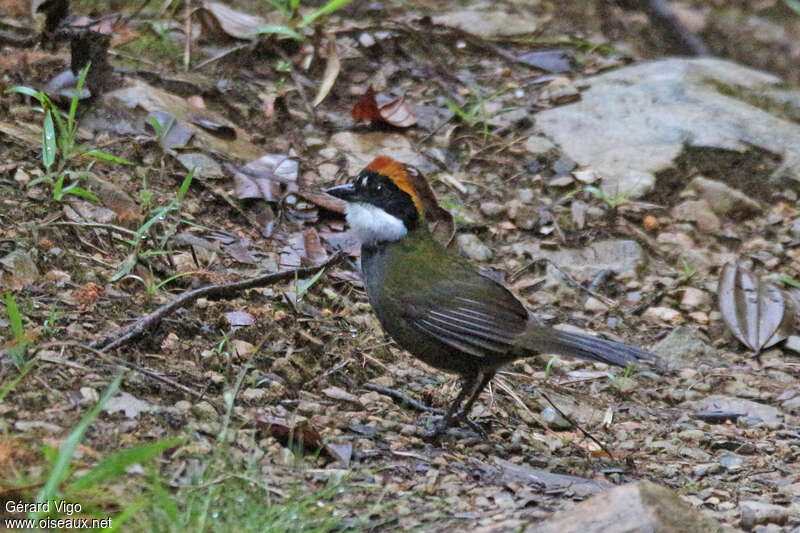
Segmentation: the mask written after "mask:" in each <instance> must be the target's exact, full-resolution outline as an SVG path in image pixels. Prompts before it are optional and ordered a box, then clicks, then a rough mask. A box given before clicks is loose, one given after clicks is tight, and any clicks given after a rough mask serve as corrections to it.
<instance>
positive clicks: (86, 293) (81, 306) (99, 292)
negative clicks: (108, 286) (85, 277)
mask: <svg viewBox="0 0 800 533" xmlns="http://www.w3.org/2000/svg"><path fill="white" fill-rule="evenodd" d="M105 293H106V291H105V289H103V287H101V286H100V285H98V284H96V283H93V282H91V281H90V282H89V283H87V284H86V285H84V286H83V287H81V288H79V289H75V290H74V291H72V293H70V296H72V299H73V300H74V301H75V303H77V304H78V310H79V311H88V310H90V309H92V308H93V307H94V305H95V304H96V303H97V301H98V300H99V299H100V298H102V297H103V295H104V294H105Z"/></svg>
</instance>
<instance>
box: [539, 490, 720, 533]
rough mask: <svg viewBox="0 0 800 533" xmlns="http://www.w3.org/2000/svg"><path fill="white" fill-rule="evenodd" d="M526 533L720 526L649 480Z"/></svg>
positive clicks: (700, 530) (680, 532)
mask: <svg viewBox="0 0 800 533" xmlns="http://www.w3.org/2000/svg"><path fill="white" fill-rule="evenodd" d="M525 531H526V533H579V532H580V533H601V532H602V533H623V532H629V531H658V532H660V533H712V532H719V531H722V529H721V528H720V526H719V524H717V523H716V522H714V521H713V520H711V519H710V518H707V517H704V516H703V515H701V514H700V513H699V512H698V511H696V510H695V509H694V508H692V507H691V506H690V505H689V504H687V503H686V502H684V501H683V500H682V499H681V498H680V497H679V496H678V495H677V494H676V493H675V492H673V491H671V490H670V489H668V488H666V487H662V486H659V485H656V484H655V483H651V482H649V481H640V482H638V483H628V484H626V485H621V486H618V487H614V488H612V489H608V490H605V491H603V492H600V493H599V494H596V495H594V496H592V497H591V498H589V499H588V500H585V501H583V502H581V503H579V504H577V505H575V506H573V507H571V508H569V509H566V510H563V511H557V512H556V513H555V514H553V515H552V516H551V517H550V518H549V519H548V520H546V521H544V522H539V523H534V524H531V525H529V526H528V528H527V529H526V530H525Z"/></svg>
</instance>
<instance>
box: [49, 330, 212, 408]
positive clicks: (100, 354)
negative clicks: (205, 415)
mask: <svg viewBox="0 0 800 533" xmlns="http://www.w3.org/2000/svg"><path fill="white" fill-rule="evenodd" d="M56 346H73V347H75V348H81V349H83V350H86V351H89V352H91V353H93V354H94V355H96V356H97V357H99V358H100V359H102V360H103V361H105V362H106V363H109V364H112V365H119V366H124V367H126V368H130V369H131V370H135V371H136V372H139V373H140V374H142V375H144V376H147V377H149V378H150V379H152V380H155V381H158V382H159V383H163V384H164V385H167V386H169V387H172V388H174V389H177V390H179V391H181V392H185V393H186V394H189V395H191V396H194V397H195V398H198V399H202V398H203V394H202V393H200V392H197V391H196V390H192V389H190V388H189V387H187V386H185V385H181V384H180V383H178V382H177V381H173V380H171V379H170V378H167V377H164V376H161V375H159V374H156V373H155V372H153V371H152V370H148V369H146V368H144V367H141V366H139V365H137V364H136V363H131V362H130V361H126V360H125V359H120V358H119V357H114V356H113V355H109V354H107V353H103V351H101V350H98V349H96V348H93V347H92V346H88V345H86V344H82V343H80V342H77V341H55V342H48V343H46V344H43V345H41V346H40V347H39V348H42V349H44V348H53V347H56Z"/></svg>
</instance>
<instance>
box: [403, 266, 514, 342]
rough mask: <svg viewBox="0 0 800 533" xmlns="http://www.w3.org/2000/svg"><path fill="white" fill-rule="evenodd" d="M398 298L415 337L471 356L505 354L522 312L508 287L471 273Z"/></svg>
mask: <svg viewBox="0 0 800 533" xmlns="http://www.w3.org/2000/svg"><path fill="white" fill-rule="evenodd" d="M458 270H460V271H457V272H454V276H453V277H448V278H446V279H441V280H431V283H430V284H429V285H428V286H427V287H426V290H425V291H424V292H423V293H419V294H413V293H412V294H409V293H406V294H405V295H403V298H404V299H405V300H406V301H405V302H404V304H405V305H404V309H405V314H406V316H405V318H406V319H408V320H409V321H410V322H411V324H412V325H413V326H414V327H415V328H417V329H418V330H419V331H420V333H424V334H426V335H430V336H431V337H433V338H435V339H437V340H439V341H440V342H442V343H444V344H446V345H448V346H450V347H452V348H455V349H458V350H461V351H462V352H465V353H467V354H470V355H472V356H475V357H477V358H484V357H487V356H491V355H495V356H496V354H509V353H510V352H511V351H512V350H513V347H514V344H515V343H516V342H517V340H518V338H519V336H520V335H521V334H522V333H523V332H524V331H525V328H526V325H527V323H528V312H527V310H526V309H525V308H524V307H523V306H522V304H521V303H520V302H519V300H517V299H516V297H514V295H513V294H511V292H509V290H508V289H506V288H505V287H503V286H502V285H500V284H499V283H497V282H495V281H494V280H491V279H489V278H486V277H484V276H482V275H481V274H479V273H478V272H475V271H474V270H471V269H463V270H461V269H458Z"/></svg>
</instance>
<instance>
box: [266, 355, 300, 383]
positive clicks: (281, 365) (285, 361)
mask: <svg viewBox="0 0 800 533" xmlns="http://www.w3.org/2000/svg"><path fill="white" fill-rule="evenodd" d="M272 371H273V372H275V373H276V374H278V375H279V376H281V377H282V378H283V379H285V380H286V382H287V383H288V384H289V385H292V386H294V387H297V386H299V385H300V384H301V383H302V382H303V376H302V375H301V374H300V372H299V371H298V370H297V369H296V368H295V367H294V365H293V364H292V362H291V360H289V358H288V357H279V358H277V359H275V361H273V363H272Z"/></svg>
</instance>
